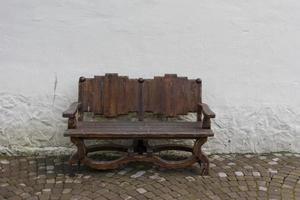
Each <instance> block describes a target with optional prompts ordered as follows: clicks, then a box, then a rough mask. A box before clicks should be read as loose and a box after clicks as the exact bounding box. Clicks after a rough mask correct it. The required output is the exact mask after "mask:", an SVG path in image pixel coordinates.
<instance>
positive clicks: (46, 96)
mask: <svg viewBox="0 0 300 200" xmlns="http://www.w3.org/2000/svg"><path fill="white" fill-rule="evenodd" d="M299 10H300V1H297V0H264V1H261V0H252V1H246V0H200V1H199V0H189V1H181V0H111V1H107V0H100V1H88V0H44V1H38V0H26V1H23V0H9V1H6V0H0V152H6V153H11V154H16V153H22V152H41V151H49V150H52V151H51V152H54V153H60V152H64V153H65V152H67V150H68V147H70V146H71V145H70V143H69V140H68V139H67V138H64V137H63V136H62V134H63V130H64V129H65V128H66V120H64V119H62V118H61V112H62V111H63V110H64V109H65V108H66V107H67V106H68V104H69V103H70V102H72V101H74V100H76V97H77V81H78V77H79V76H81V75H84V76H87V77H89V76H93V75H94V74H103V73H105V72H118V73H120V74H123V75H129V76H131V77H152V76H154V75H162V74H164V73H178V74H180V75H186V76H189V77H191V78H197V77H201V78H202V79H203V83H204V100H205V102H208V103H209V104H210V105H211V107H212V108H213V109H214V111H215V112H216V113H217V118H216V120H215V122H214V124H213V129H214V130H215V133H216V136H215V138H214V139H211V140H210V143H209V145H207V146H206V147H207V150H208V151H210V152H222V153H223V152H269V151H293V152H300V92H299V91H300V78H299V75H300V39H299V35H300V13H299Z"/></svg>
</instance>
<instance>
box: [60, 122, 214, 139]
mask: <svg viewBox="0 0 300 200" xmlns="http://www.w3.org/2000/svg"><path fill="white" fill-rule="evenodd" d="M212 135H213V133H212V131H211V130H208V129H201V128H200V127H199V124H198V123H194V122H171V123H168V122H165V123H163V122H150V123H149V122H123V123H119V122H106V123H99V122H98V123H97V122H79V123H78V127H77V129H70V130H67V132H66V133H65V136H72V137H89V138H90V137H95V138H112V139H114V138H135V137H136V138H199V137H204V136H206V137H207V136H212Z"/></svg>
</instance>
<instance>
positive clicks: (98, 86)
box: [92, 76, 104, 114]
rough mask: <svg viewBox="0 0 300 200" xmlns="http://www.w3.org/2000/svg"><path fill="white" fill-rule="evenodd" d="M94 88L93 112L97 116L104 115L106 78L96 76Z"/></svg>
mask: <svg viewBox="0 0 300 200" xmlns="http://www.w3.org/2000/svg"><path fill="white" fill-rule="evenodd" d="M93 81H94V83H93V85H94V87H93V109H92V111H93V112H94V113H95V114H102V113H103V84H104V77H103V76H95V77H94V80H93Z"/></svg>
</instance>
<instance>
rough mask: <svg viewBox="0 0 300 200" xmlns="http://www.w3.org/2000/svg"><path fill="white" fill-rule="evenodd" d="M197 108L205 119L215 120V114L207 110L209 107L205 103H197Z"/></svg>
mask: <svg viewBox="0 0 300 200" xmlns="http://www.w3.org/2000/svg"><path fill="white" fill-rule="evenodd" d="M198 106H200V107H201V109H202V113H203V115H204V116H205V117H209V118H215V117H216V114H215V113H214V112H213V111H212V110H211V109H210V108H209V106H208V105H207V104H205V103H199V104H198Z"/></svg>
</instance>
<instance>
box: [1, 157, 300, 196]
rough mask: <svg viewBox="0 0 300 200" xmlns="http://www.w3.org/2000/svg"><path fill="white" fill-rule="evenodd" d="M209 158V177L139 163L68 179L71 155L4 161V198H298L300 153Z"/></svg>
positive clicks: (84, 170)
mask: <svg viewBox="0 0 300 200" xmlns="http://www.w3.org/2000/svg"><path fill="white" fill-rule="evenodd" d="M209 157H210V161H211V167H210V176H205V177H201V176H199V175H198V174H199V167H197V166H194V167H192V168H190V169H185V170H163V169H159V168H155V167H152V166H151V165H147V164H141V163H133V164H131V165H128V166H126V167H125V168H123V169H120V170H113V171H93V170H89V169H87V168H85V167H83V168H81V170H80V171H79V172H78V173H76V175H75V177H69V176H68V170H67V169H68V166H67V162H66V161H67V157H1V158H0V172H1V173H0V199H97V200H102V199H103V200H104V199H111V200H113V199H126V200H129V199H138V200H142V199H165V200H168V199H300V180H299V179H300V154H291V153H277V154H276V153H275V154H266V155H257V154H255V155H252V154H248V155H233V154H230V155H211V156H209ZM197 173H198V174H197Z"/></svg>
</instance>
